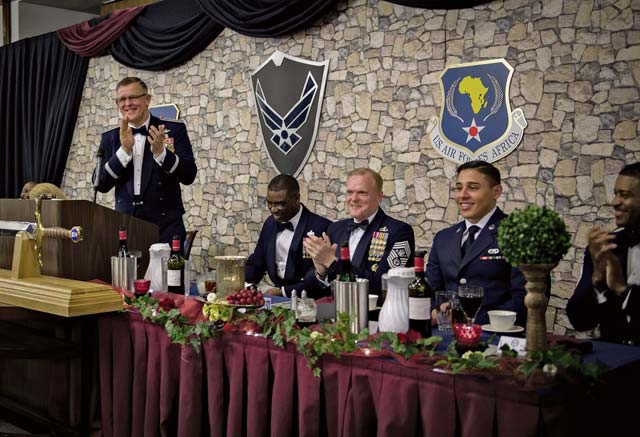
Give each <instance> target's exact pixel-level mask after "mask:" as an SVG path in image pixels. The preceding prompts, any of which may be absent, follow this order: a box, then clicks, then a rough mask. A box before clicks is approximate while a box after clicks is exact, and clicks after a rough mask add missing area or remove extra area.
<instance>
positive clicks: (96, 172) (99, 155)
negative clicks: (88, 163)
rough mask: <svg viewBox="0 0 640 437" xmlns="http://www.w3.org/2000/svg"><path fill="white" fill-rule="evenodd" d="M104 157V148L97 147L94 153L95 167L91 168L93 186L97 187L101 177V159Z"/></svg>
mask: <svg viewBox="0 0 640 437" xmlns="http://www.w3.org/2000/svg"><path fill="white" fill-rule="evenodd" d="M103 159H104V150H102V149H98V152H97V153H96V168H95V169H94V170H93V188H98V186H99V185H100V178H101V177H102V160H103Z"/></svg>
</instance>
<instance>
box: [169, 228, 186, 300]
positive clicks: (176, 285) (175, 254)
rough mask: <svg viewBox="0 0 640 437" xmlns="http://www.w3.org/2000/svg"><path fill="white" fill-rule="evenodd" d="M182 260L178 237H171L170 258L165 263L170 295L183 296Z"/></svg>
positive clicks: (183, 263)
mask: <svg viewBox="0 0 640 437" xmlns="http://www.w3.org/2000/svg"><path fill="white" fill-rule="evenodd" d="M184 265H185V262H184V258H183V257H182V255H181V254H180V237H178V236H177V235H174V236H173V240H172V241H171V256H169V260H168V261H167V288H168V291H169V292H170V293H178V294H184Z"/></svg>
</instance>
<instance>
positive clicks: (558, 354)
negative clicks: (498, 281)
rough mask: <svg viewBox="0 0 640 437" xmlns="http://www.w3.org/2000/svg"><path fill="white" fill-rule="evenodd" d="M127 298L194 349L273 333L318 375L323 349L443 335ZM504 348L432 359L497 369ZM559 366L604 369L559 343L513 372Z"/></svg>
mask: <svg viewBox="0 0 640 437" xmlns="http://www.w3.org/2000/svg"><path fill="white" fill-rule="evenodd" d="M125 303H127V304H128V305H130V306H131V307H132V308H134V309H136V310H137V311H139V312H140V314H141V316H142V318H143V319H144V320H145V321H149V322H151V323H155V324H158V325H161V326H163V327H164V329H165V331H166V332H167V335H168V336H169V338H170V339H171V341H172V342H173V343H177V344H180V345H185V344H189V345H190V346H192V347H193V348H194V350H195V351H196V352H200V349H201V347H202V343H203V342H204V341H206V340H208V339H211V338H214V337H215V336H216V330H217V329H219V328H220V327H222V326H223V328H222V331H223V332H242V333H244V334H248V335H259V336H262V337H266V338H269V339H271V340H272V341H273V343H274V344H275V345H276V346H278V347H280V348H284V347H285V345H286V343H292V344H295V346H296V348H297V350H298V351H299V352H300V353H301V354H302V355H304V356H305V357H306V358H307V361H308V367H309V369H311V370H312V372H313V374H314V375H315V376H319V375H320V372H321V369H320V368H319V367H318V360H319V359H320V357H322V356H323V355H325V354H328V355H333V356H335V357H337V358H339V357H341V356H342V354H344V353H348V352H355V351H359V350H360V351H363V352H365V354H366V353H369V352H371V351H385V352H387V351H392V352H393V353H395V354H398V355H400V356H402V357H404V358H405V359H410V358H412V357H414V356H416V355H420V354H423V355H426V356H427V357H434V355H435V348H436V346H437V345H438V343H440V342H441V341H442V338H441V337H436V336H434V337H429V338H421V337H420V334H418V333H416V332H415V331H409V332H408V333H407V334H404V333H398V334H396V333H393V332H382V333H379V334H378V335H376V336H369V332H368V330H366V329H364V330H362V331H361V332H359V333H358V334H353V333H351V331H350V329H349V326H350V324H351V321H352V320H351V318H350V317H349V316H348V315H346V314H344V313H339V314H338V320H337V322H336V323H334V324H325V325H316V327H315V328H314V329H313V330H310V329H309V328H299V327H298V326H297V325H296V318H295V315H294V313H293V312H292V311H290V310H289V309H286V308H279V307H274V308H272V309H271V310H268V311H263V310H249V311H247V312H246V314H240V313H239V312H238V311H237V310H236V309H235V308H234V307H231V306H228V305H224V304H222V305H220V304H206V305H204V306H203V309H202V312H203V314H204V315H205V316H207V317H210V318H213V317H216V319H217V320H215V321H214V322H202V321H200V322H197V323H196V324H192V323H190V322H189V320H188V319H187V318H186V317H185V316H183V315H182V314H180V310H179V309H178V308H172V307H171V306H172V301H171V300H170V299H168V298H165V299H162V300H161V301H159V300H158V299H154V298H153V297H151V296H147V295H145V296H141V297H137V298H130V297H125ZM216 324H217V327H216ZM492 340H493V337H491V338H490V339H489V340H487V341H486V342H482V343H481V345H480V346H481V347H480V348H481V349H486V348H487V347H488V344H489V343H490V342H491V341H492ZM501 350H502V356H501V357H499V356H491V355H489V356H485V354H484V353H483V352H466V353H464V354H462V355H460V354H459V353H458V352H457V350H456V344H455V341H453V342H451V344H450V345H449V348H448V349H447V352H446V354H445V355H444V356H443V357H442V359H440V360H439V361H436V362H435V364H433V365H434V366H435V367H441V368H444V369H445V370H448V371H450V372H451V373H453V374H456V373H460V372H462V371H486V370H491V369H499V368H500V367H501V363H502V362H503V360H504V359H505V358H506V359H511V360H513V359H517V353H516V352H515V351H512V350H511V349H509V347H508V346H506V345H505V346H503V347H502V349H501ZM558 368H562V369H565V370H567V371H569V372H571V373H574V374H577V375H581V376H583V377H586V378H587V379H588V380H590V381H597V380H599V379H600V378H601V376H602V374H603V372H604V370H605V367H604V365H602V364H601V363H597V364H592V363H588V364H583V363H582V360H581V357H580V355H579V354H577V353H576V352H574V351H571V350H569V349H567V348H566V347H564V346H556V347H553V348H550V349H548V350H546V351H542V352H536V353H533V354H530V355H529V356H528V357H527V358H526V359H524V361H522V362H521V363H520V364H519V365H518V366H517V368H516V369H515V373H519V374H522V375H524V376H525V377H527V378H530V377H531V376H532V375H533V374H534V373H535V372H536V371H537V370H541V371H542V372H543V373H544V374H545V375H547V376H555V374H556V371H557V369H558Z"/></svg>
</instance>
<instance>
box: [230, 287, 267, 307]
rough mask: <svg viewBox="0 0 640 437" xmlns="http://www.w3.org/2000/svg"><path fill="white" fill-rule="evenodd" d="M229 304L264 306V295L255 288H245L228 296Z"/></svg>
mask: <svg viewBox="0 0 640 437" xmlns="http://www.w3.org/2000/svg"><path fill="white" fill-rule="evenodd" d="M227 303H229V304H231V305H258V306H261V305H264V297H262V293H261V292H260V291H259V290H257V289H255V288H251V289H248V288H245V289H244V290H240V291H236V292H235V293H232V294H229V295H227Z"/></svg>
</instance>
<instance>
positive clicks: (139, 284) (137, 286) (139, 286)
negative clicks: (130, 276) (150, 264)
mask: <svg viewBox="0 0 640 437" xmlns="http://www.w3.org/2000/svg"><path fill="white" fill-rule="evenodd" d="M150 287H151V280H149V279H136V280H135V281H133V289H134V293H135V295H136V296H141V295H143V294H146V293H147V291H149V288H150Z"/></svg>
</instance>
